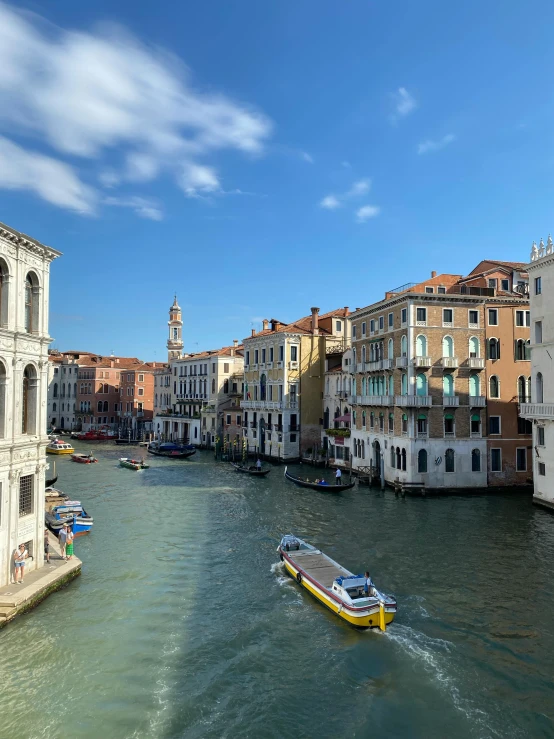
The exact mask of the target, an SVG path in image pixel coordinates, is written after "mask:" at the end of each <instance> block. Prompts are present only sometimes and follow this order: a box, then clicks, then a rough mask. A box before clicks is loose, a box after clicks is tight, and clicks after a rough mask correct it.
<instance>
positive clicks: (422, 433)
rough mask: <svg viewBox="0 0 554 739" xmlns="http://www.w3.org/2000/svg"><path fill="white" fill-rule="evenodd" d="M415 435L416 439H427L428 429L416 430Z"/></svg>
mask: <svg viewBox="0 0 554 739" xmlns="http://www.w3.org/2000/svg"><path fill="white" fill-rule="evenodd" d="M405 435H406V436H407V435H408V432H407V431H406V434H405ZM416 436H417V438H418V439H428V438H429V432H428V431H417V432H416Z"/></svg>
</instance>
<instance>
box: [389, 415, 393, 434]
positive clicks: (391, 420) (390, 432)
mask: <svg viewBox="0 0 554 739" xmlns="http://www.w3.org/2000/svg"><path fill="white" fill-rule="evenodd" d="M393 433H394V413H389V434H393Z"/></svg>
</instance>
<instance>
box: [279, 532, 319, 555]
mask: <svg viewBox="0 0 554 739" xmlns="http://www.w3.org/2000/svg"><path fill="white" fill-rule="evenodd" d="M281 549H284V550H285V552H298V551H301V550H306V549H312V547H309V546H308V545H307V544H304V542H303V541H300V540H299V539H297V538H296V536H291V535H287V536H283V538H282V539H281Z"/></svg>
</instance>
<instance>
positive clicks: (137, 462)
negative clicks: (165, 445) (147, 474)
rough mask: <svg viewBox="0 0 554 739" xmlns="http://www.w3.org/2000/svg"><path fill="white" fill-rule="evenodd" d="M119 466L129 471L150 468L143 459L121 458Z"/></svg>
mask: <svg viewBox="0 0 554 739" xmlns="http://www.w3.org/2000/svg"><path fill="white" fill-rule="evenodd" d="M119 464H120V466H121V467H127V469H129V470H147V469H148V468H149V467H150V465H149V464H146V462H145V461H144V460H143V459H130V457H121V459H120V460H119Z"/></svg>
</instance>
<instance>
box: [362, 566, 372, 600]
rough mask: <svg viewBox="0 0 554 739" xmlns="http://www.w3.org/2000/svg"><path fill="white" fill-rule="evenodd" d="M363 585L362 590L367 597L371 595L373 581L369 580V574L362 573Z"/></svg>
mask: <svg viewBox="0 0 554 739" xmlns="http://www.w3.org/2000/svg"><path fill="white" fill-rule="evenodd" d="M364 577H365V585H364V590H365V592H366V593H367V595H373V580H372V579H371V577H370V575H369V572H364Z"/></svg>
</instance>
